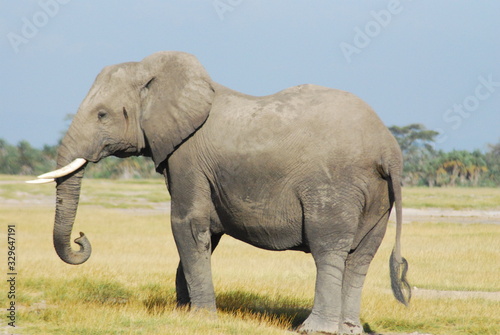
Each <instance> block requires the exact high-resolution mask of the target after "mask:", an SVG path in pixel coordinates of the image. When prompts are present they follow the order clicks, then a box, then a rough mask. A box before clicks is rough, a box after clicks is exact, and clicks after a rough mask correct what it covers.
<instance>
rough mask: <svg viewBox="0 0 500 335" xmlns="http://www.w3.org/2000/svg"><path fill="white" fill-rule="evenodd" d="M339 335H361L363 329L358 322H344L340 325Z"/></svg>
mask: <svg viewBox="0 0 500 335" xmlns="http://www.w3.org/2000/svg"><path fill="white" fill-rule="evenodd" d="M339 334H363V327H362V326H361V324H360V323H359V322H352V321H344V322H343V323H342V324H341V325H340V332H339Z"/></svg>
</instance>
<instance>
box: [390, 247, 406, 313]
mask: <svg viewBox="0 0 500 335" xmlns="http://www.w3.org/2000/svg"><path fill="white" fill-rule="evenodd" d="M389 268H390V274H391V287H392V292H393V294H394V297H395V298H396V300H398V301H399V302H400V303H402V304H403V305H405V306H408V304H409V302H410V299H411V287H410V284H409V283H408V280H407V279H406V272H408V262H407V261H406V259H405V258H404V257H401V262H398V260H397V257H396V253H395V250H393V251H392V253H391V258H390V259H389Z"/></svg>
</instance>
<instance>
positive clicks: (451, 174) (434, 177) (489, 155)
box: [389, 124, 500, 187]
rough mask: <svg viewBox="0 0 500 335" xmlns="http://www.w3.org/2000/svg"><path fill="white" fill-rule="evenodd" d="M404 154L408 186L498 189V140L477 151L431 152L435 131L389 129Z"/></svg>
mask: <svg viewBox="0 0 500 335" xmlns="http://www.w3.org/2000/svg"><path fill="white" fill-rule="evenodd" d="M389 130H390V131H391V132H392V134H393V135H394V137H396V139H397V141H398V143H399V146H400V147H401V151H402V152H403V158H404V166H403V183H404V184H405V185H411V186H429V187H433V186H488V187H495V186H500V141H499V142H498V143H497V144H493V145H492V144H490V145H489V149H488V150H487V151H486V152H482V151H480V150H474V151H472V152H471V151H466V150H453V151H449V152H445V151H443V150H436V149H434V144H435V141H436V137H437V136H438V135H439V133H438V132H436V131H433V130H428V129H426V128H425V126H423V125H422V124H410V125H408V126H404V127H398V126H392V127H390V128H389Z"/></svg>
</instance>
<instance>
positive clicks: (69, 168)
mask: <svg viewBox="0 0 500 335" xmlns="http://www.w3.org/2000/svg"><path fill="white" fill-rule="evenodd" d="M85 163H87V160H86V159H84V158H77V159H75V160H74V161H72V162H71V163H69V164H68V165H66V166H63V167H62V168H60V169H58V170H55V171H51V172H47V173H44V174H42V175H39V176H38V179H55V178H61V177H64V176H67V175H69V174H70V173H71V172H74V171H76V170H78V169H79V168H81V167H82V166H83V164H85Z"/></svg>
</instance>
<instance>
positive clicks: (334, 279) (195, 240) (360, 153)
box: [38, 52, 410, 334]
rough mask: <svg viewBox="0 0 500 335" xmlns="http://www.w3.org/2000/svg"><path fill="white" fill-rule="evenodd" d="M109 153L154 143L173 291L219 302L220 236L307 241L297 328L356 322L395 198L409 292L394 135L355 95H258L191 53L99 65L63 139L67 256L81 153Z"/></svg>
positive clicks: (313, 89)
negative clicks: (311, 282)
mask: <svg viewBox="0 0 500 335" xmlns="http://www.w3.org/2000/svg"><path fill="white" fill-rule="evenodd" d="M109 155H114V156H118V157H127V156H132V155H143V156H149V157H152V159H153V160H154V163H155V166H156V170H157V172H159V173H161V174H163V175H164V177H165V181H166V184H167V188H168V190H169V192H170V194H171V197H172V209H171V225H172V231H173V234H174V238H175V242H176V245H177V249H178V252H179V256H180V264H179V267H178V269H177V277H176V290H177V300H178V304H179V305H188V304H189V305H190V306H191V308H192V309H200V308H201V309H208V310H210V311H215V309H216V306H215V293H214V288H213V284H212V275H211V267H210V258H211V253H212V252H213V251H214V249H215V248H216V246H217V244H218V242H219V240H220V238H221V236H222V235H223V234H228V235H230V236H232V237H234V238H236V239H239V240H241V241H244V242H246V243H249V244H252V245H254V246H257V247H259V248H264V249H268V250H300V251H304V252H308V253H311V254H312V256H313V258H314V261H315V263H316V267H317V279H316V288H315V298H314V305H313V308H312V312H311V314H310V316H309V317H308V318H307V319H306V320H305V321H304V323H303V324H302V325H301V326H300V328H299V331H300V332H304V333H312V332H325V333H348V334H359V333H362V331H363V329H362V326H361V324H360V320H359V311H360V300H361V290H362V286H363V282H364V279H365V276H366V273H367V271H368V266H369V264H370V262H371V260H372V258H373V256H374V254H375V252H376V251H377V249H378V247H379V245H380V243H381V241H382V239H383V237H384V234H385V231H386V227H387V220H388V218H389V214H390V211H391V208H392V206H393V204H395V207H396V219H397V220H396V221H397V225H396V243H395V247H394V249H393V252H392V255H391V258H390V265H391V266H390V268H391V286H392V288H393V292H394V295H395V297H396V298H397V299H398V300H399V301H401V302H402V303H404V304H407V303H408V301H409V298H410V289H409V285H408V283H407V281H406V279H405V273H406V269H407V263H406V260H405V259H404V258H402V257H401V252H400V237H401V225H402V213H401V212H402V209H401V184H400V181H401V170H402V156H401V151H400V149H399V146H398V144H397V142H396V140H395V139H394V138H393V136H392V135H391V134H390V132H389V131H388V129H387V128H386V127H385V126H384V125H383V123H382V122H381V120H380V119H379V118H378V117H377V115H376V114H375V113H374V112H373V110H372V109H371V108H370V107H369V106H368V105H366V104H365V103H364V102H363V101H361V100H360V99H359V98H357V97H356V96H354V95H352V94H350V93H347V92H343V91H339V90H333V89H330V88H325V87H320V86H314V85H301V86H297V87H292V88H289V89H286V90H283V91H281V92H278V93H276V94H273V95H269V96H264V97H254V96H249V95H245V94H242V93H238V92H235V91H232V90H230V89H228V88H226V87H224V86H221V85H219V84H217V83H215V82H213V81H212V80H211V79H210V77H209V75H208V74H207V73H206V71H205V69H204V68H203V67H202V65H201V64H200V63H199V62H198V60H197V59H196V58H195V57H194V56H192V55H190V54H186V53H181V52H158V53H155V54H153V55H151V56H149V57H146V58H145V59H143V60H142V61H140V62H130V63H124V64H119V65H114V66H109V67H106V68H105V69H103V70H102V72H101V73H100V74H99V75H98V76H97V78H96V80H95V82H94V84H93V86H92V88H91V89H90V91H89V93H88V95H87V97H86V98H85V99H84V100H83V102H82V104H81V106H80V108H79V110H78V113H77V114H76V115H75V117H74V120H73V122H72V124H71V126H70V128H69V130H68V132H67V134H66V135H65V137H64V139H63V141H62V144H61V146H60V148H59V150H58V159H57V165H58V170H56V171H53V172H50V173H47V174H44V175H42V176H40V177H39V179H38V181H39V182H45V181H52V180H55V181H56V182H57V199H56V201H57V202H56V215H55V223H54V246H55V249H56V251H57V254H58V255H59V257H60V258H61V259H62V260H63V261H65V262H67V263H69V264H80V263H83V262H85V261H86V260H87V259H88V258H89V256H90V254H91V246H90V243H89V241H88V240H87V238H86V237H85V235H84V234H83V233H80V235H81V236H80V237H79V238H77V239H76V240H75V242H76V243H77V244H78V245H79V250H78V251H75V250H73V249H72V247H71V243H70V236H71V231H72V226H73V223H74V220H75V215H76V210H77V207H78V200H79V194H80V187H81V179H82V178H83V175H84V169H85V166H86V164H87V162H94V163H96V162H98V161H99V160H101V159H102V158H104V157H106V156H109Z"/></svg>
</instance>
